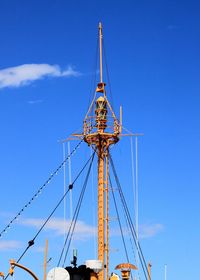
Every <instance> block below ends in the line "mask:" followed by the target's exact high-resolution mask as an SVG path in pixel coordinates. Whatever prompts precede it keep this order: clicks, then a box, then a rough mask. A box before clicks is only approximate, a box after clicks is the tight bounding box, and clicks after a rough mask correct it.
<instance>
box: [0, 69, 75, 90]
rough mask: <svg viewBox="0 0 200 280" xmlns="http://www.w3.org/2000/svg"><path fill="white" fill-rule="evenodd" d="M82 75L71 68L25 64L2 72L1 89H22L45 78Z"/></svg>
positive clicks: (0, 76)
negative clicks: (63, 68)
mask: <svg viewBox="0 0 200 280" xmlns="http://www.w3.org/2000/svg"><path fill="white" fill-rule="evenodd" d="M78 76H80V73H79V72H77V71H75V70H74V69H73V68H72V67H71V66H68V67H67V69H65V70H62V69H61V68H60V66H58V65H50V64H23V65H19V66H15V67H10V68H5V69H2V70H0V88H5V87H20V86H23V85H27V84H30V83H33V82H34V81H36V80H40V79H44V78H45V77H78Z"/></svg>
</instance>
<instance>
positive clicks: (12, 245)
mask: <svg viewBox="0 0 200 280" xmlns="http://www.w3.org/2000/svg"><path fill="white" fill-rule="evenodd" d="M21 247H22V246H21V242H19V241H16V240H8V241H0V251H7V250H13V249H19V248H21Z"/></svg>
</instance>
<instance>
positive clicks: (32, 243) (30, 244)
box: [5, 151, 96, 280]
mask: <svg viewBox="0 0 200 280" xmlns="http://www.w3.org/2000/svg"><path fill="white" fill-rule="evenodd" d="M95 152H96V151H94V153H93V155H92V156H90V158H89V159H88V160H87V161H86V163H85V164H84V166H83V167H82V169H81V170H80V171H79V173H78V175H77V176H76V177H75V179H74V180H73V182H72V184H70V185H69V187H68V189H67V191H66V192H65V193H64V195H63V196H62V197H61V199H60V200H59V201H58V203H57V204H56V206H55V208H54V209H53V211H52V212H51V213H50V215H49V216H48V217H47V219H46V220H45V222H44V223H43V225H42V226H41V227H40V229H39V230H38V231H37V233H36V234H35V236H34V237H33V239H31V240H30V241H28V246H27V247H26V249H25V250H24V251H23V253H22V254H21V256H20V257H19V258H18V260H17V261H16V263H19V261H20V260H21V259H22V258H23V256H24V255H25V254H26V252H27V251H28V249H29V248H30V247H31V246H33V245H34V243H35V239H36V238H37V237H38V235H39V234H40V232H41V231H42V230H43V228H44V227H45V225H46V224H47V223H48V221H49V220H50V218H51V217H52V216H53V214H54V213H55V211H56V210H57V208H58V207H59V206H60V204H61V203H62V202H63V200H64V199H65V197H66V195H67V193H68V192H69V191H70V190H71V189H72V188H73V185H74V183H75V182H76V181H77V180H78V178H79V177H80V175H81V174H82V172H83V171H84V169H85V168H86V166H87V165H88V163H89V162H90V160H91V159H92V158H93V157H94V154H95ZM8 276H9V273H8V274H7V275H6V277H5V280H6V279H7V278H8Z"/></svg>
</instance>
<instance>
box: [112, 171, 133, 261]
mask: <svg viewBox="0 0 200 280" xmlns="http://www.w3.org/2000/svg"><path fill="white" fill-rule="evenodd" d="M109 181H110V186H111V190H112V197H113V201H114V205H115V211H116V214H117V220H118V223H119V228H120V232H121V237H122V242H123V245H124V250H125V254H126V259H127V262H128V263H129V262H130V261H129V257H128V251H127V248H126V243H125V239H124V234H123V230H122V225H121V220H120V216H119V211H118V208H117V203H116V199H115V195H114V191H113V186H112V182H111V178H110V176H109Z"/></svg>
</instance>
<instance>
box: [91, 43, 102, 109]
mask: <svg viewBox="0 0 200 280" xmlns="http://www.w3.org/2000/svg"><path fill="white" fill-rule="evenodd" d="M98 46H99V44H98V39H97V42H96V51H95V60H94V68H93V69H94V75H93V79H91V86H90V96H89V99H88V108H89V106H90V103H91V100H92V94H93V89H95V86H96V83H97V59H98V50H99V47H98ZM95 94H96V92H95Z"/></svg>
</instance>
